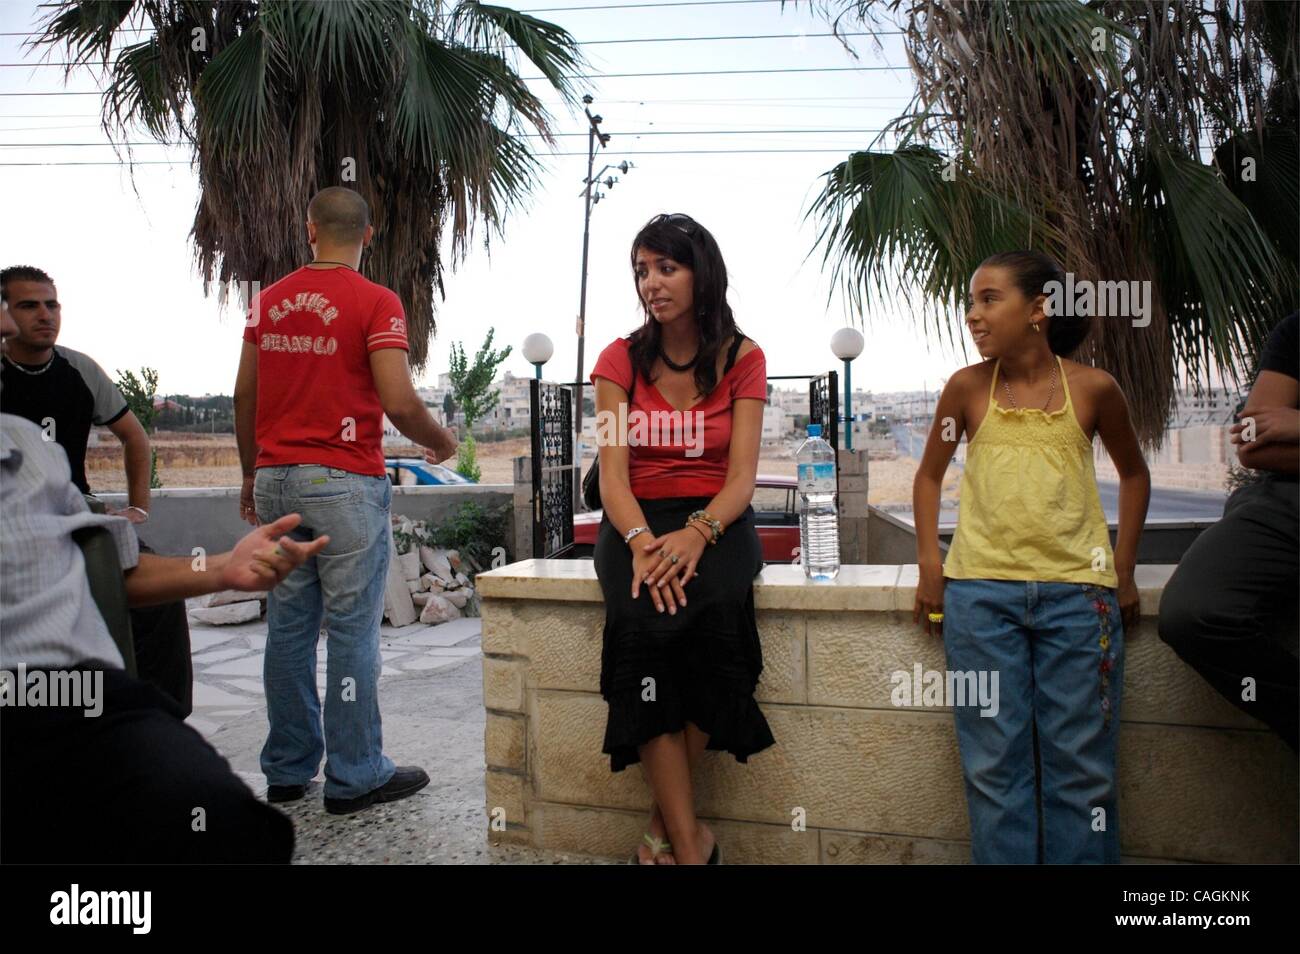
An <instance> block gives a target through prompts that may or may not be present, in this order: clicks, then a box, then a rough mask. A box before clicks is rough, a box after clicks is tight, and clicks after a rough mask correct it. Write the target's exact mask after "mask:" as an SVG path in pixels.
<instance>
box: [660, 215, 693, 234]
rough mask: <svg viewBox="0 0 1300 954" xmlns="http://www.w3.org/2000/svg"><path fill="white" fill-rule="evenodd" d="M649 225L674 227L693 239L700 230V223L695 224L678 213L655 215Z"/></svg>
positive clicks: (687, 217)
mask: <svg viewBox="0 0 1300 954" xmlns="http://www.w3.org/2000/svg"><path fill="white" fill-rule="evenodd" d="M651 224H652V225H662V224H666V225H675V226H676V227H677V228H679V229H681V230H682V231H683V232H685V233H686V234H687V235H689V236H691V237H694V236H695V233H696V232H698V231H699V228H700V223H698V222H696V221H695V220H694V219H693V218H691V217H690V216H689V215H683V214H682V213H680V212H670V213H667V214H665V215H656V216H655V217H654V219H652V220H651Z"/></svg>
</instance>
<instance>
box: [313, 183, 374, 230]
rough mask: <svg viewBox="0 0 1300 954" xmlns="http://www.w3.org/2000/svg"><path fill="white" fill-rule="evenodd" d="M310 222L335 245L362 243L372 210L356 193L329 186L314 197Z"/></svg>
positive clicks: (341, 187) (340, 187)
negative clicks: (337, 243)
mask: <svg viewBox="0 0 1300 954" xmlns="http://www.w3.org/2000/svg"><path fill="white" fill-rule="evenodd" d="M307 218H308V220H309V221H312V222H315V223H316V228H317V229H319V230H320V231H321V232H324V233H325V237H326V238H329V239H330V240H332V241H335V242H349V243H351V242H360V241H361V240H362V239H363V238H364V237H365V234H366V226H367V225H369V224H370V206H369V205H367V204H366V200H365V199H363V198H362V197H361V194H360V193H358V192H356V191H354V190H352V189H345V188H344V187H343V186H329V187H328V188H325V189H321V190H320V191H319V192H317V193H316V194H315V195H314V196H312V197H311V201H310V202H308V203H307Z"/></svg>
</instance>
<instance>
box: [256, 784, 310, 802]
mask: <svg viewBox="0 0 1300 954" xmlns="http://www.w3.org/2000/svg"><path fill="white" fill-rule="evenodd" d="M306 794H307V786H306V785H268V786H267V787H266V800H267V801H268V802H272V803H275V802H296V801H297V800H298V799H300V798H302V797H303V796H304V795H306Z"/></svg>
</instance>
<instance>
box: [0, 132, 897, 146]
mask: <svg viewBox="0 0 1300 954" xmlns="http://www.w3.org/2000/svg"><path fill="white" fill-rule="evenodd" d="M878 132H883V130H880V129H687V130H670V129H632V130H629V131H627V132H612V133H610V135H611V136H787V135H808V134H812V133H819V134H827V133H854V134H861V133H878ZM553 135H555V136H556V137H557V138H558V137H560V136H585V135H587V134H586V133H585V132H572V133H554V134H553ZM516 138H520V139H540V138H542V134H541V133H520V134H519V135H518V136H517V137H516ZM186 145H189V143H186V142H183V141H177V142H155V141H143V142H117V143H115V142H6V143H0V149H22V148H31V149H74V148H82V147H90V148H96V149H102V148H105V147H108V146H186Z"/></svg>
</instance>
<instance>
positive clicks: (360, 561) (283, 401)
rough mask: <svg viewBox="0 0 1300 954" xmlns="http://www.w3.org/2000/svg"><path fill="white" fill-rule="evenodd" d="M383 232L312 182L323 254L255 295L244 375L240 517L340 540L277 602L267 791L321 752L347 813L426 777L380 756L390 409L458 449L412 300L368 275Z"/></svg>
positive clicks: (303, 773)
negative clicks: (427, 397) (429, 391)
mask: <svg viewBox="0 0 1300 954" xmlns="http://www.w3.org/2000/svg"><path fill="white" fill-rule="evenodd" d="M373 234H374V229H373V227H372V226H371V225H370V210H369V208H368V207H367V205H366V202H365V200H364V199H362V198H361V196H360V195H358V194H357V193H356V192H353V191H352V190H350V189H344V188H340V187H331V188H328V189H324V190H322V191H320V192H318V193H317V194H316V196H315V197H314V198H313V199H312V200H311V203H310V204H309V205H308V207H307V238H308V241H309V242H310V243H311V247H312V251H313V253H314V258H315V260H314V261H313V262H312V263H311V264H310V265H307V266H304V267H303V268H300V269H298V270H297V271H295V272H293V273H291V274H289V275H287V276H285V277H284V278H282V279H281V280H280V281H278V282H276V283H275V284H274V285H272V286H270V287H269V288H267V289H265V290H263V291H261V292H260V293H258V294H256V295H255V296H253V300H252V302H251V307H250V309H249V315H248V321H247V323H246V327H245V328H244V347H243V353H242V355H241V357H240V362H239V376H238V379H237V381H236V383H235V433H236V436H237V438H238V442H239V458H240V463H241V464H242V466H243V471H244V483H243V489H242V492H241V494H240V512H241V515H242V516H243V517H244V519H246V520H248V521H249V522H250V523H256V522H258V521H261V522H262V523H268V522H270V521H273V520H276V519H278V518H279V517H281V516H282V515H284V514H286V513H301V514H302V524H301V525H300V526H299V527H298V528H297V529H296V530H295V532H294V534H293V536H295V537H297V538H301V539H304V540H310V539H313V538H315V537H320V536H323V537H328V538H329V543H328V544H327V545H326V547H325V548H324V549H323V550H322V551H321V552H320V553H319V554H318V555H317V556H315V557H313V558H311V559H310V560H308V561H306V562H305V563H304V564H303V565H302V566H300V567H299V568H298V569H297V570H295V571H294V572H293V573H292V574H290V576H289V577H288V578H287V579H285V581H284V582H283V583H281V584H280V585H279V586H278V587H276V589H275V590H274V591H272V592H271V594H270V596H269V598H268V600H267V622H268V625H269V633H268V635H267V641H266V663H265V669H264V680H265V684H266V707H267V718H268V721H269V722H270V730H269V733H268V735H267V740H266V745H265V746H264V747H263V749H262V759H261V762H262V771H263V773H264V774H265V775H266V780H267V783H268V785H269V789H268V794H267V798H268V800H270V801H272V802H287V801H294V800H296V799H299V798H302V797H303V796H304V795H305V794H306V790H307V784H308V783H309V782H310V781H311V779H312V778H314V777H315V775H316V772H317V770H318V769H319V767H320V761H321V757H322V755H324V756H325V757H326V761H325V792H324V794H325V808H326V810H327V811H329V812H331V813H332V814H336V815H341V814H348V813H350V812H355V811H360V810H361V809H363V808H366V807H367V806H369V805H372V804H374V803H375V802H390V801H395V800H396V799H399V798H405V797H406V796H408V795H412V794H414V793H415V792H417V791H419V790H420V789H421V788H423V787H424V786H425V785H427V784H428V783H429V776H428V775H427V774H425V772H424V770H423V769H420V768H415V767H401V768H399V767H397V766H395V765H394V764H393V762H392V761H391V760H390V759H389V758H388V757H387V756H385V755H384V752H383V731H382V726H381V723H380V718H379V696H378V687H379V671H380V668H381V662H380V655H379V623H380V619H381V618H382V616H383V606H384V586H385V581H386V578H387V574H388V559H389V547H390V543H389V538H390V534H391V532H392V527H391V524H390V520H389V506H390V504H391V503H392V484H391V483H390V482H389V480H388V476H387V472H386V470H385V468H384V454H383V449H382V447H381V444H380V442H381V438H382V436H383V415H384V414H387V415H388V419H389V420H391V421H392V422H393V425H394V426H395V427H396V428H397V429H398V430H399V431H401V432H402V434H404V435H405V436H406V437H408V438H410V439H411V440H412V441H414V442H415V443H417V444H420V445H423V446H425V447H426V448H428V450H426V452H425V457H426V459H427V460H429V461H431V462H433V463H437V462H439V461H442V460H446V459H447V458H448V457H450V456H451V455H452V454H453V453H455V450H456V438H455V437H454V435H452V433H451V432H450V431H448V430H447V429H446V428H444V427H442V426H440V425H439V424H438V423H437V422H435V421H434V419H433V417H432V416H431V415H430V414H429V412H428V411H427V410H426V409H425V407H424V404H423V402H422V401H420V399H419V396H418V395H417V394H416V393H415V387H414V385H413V384H412V382H411V373H410V368H409V367H408V365H407V360H406V353H407V339H406V313H405V311H404V310H403V309H402V303H401V302H400V301H399V300H398V298H397V296H396V295H395V294H393V292H392V291H390V290H389V289H387V288H384V287H382V286H380V285H376V284H374V283H373V282H369V281H367V280H366V279H365V278H362V277H361V275H360V274H359V273H358V272H357V268H358V266H359V265H360V263H361V250H362V248H363V247H364V246H365V245H367V244H369V242H370V239H371V237H372V236H373ZM322 624H323V625H324V627H325V629H326V631H327V641H326V685H325V707H324V709H325V711H324V734H323V736H322V732H321V704H320V699H319V697H318V695H317V692H316V646H317V642H318V639H319V634H320V630H321V627H322Z"/></svg>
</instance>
